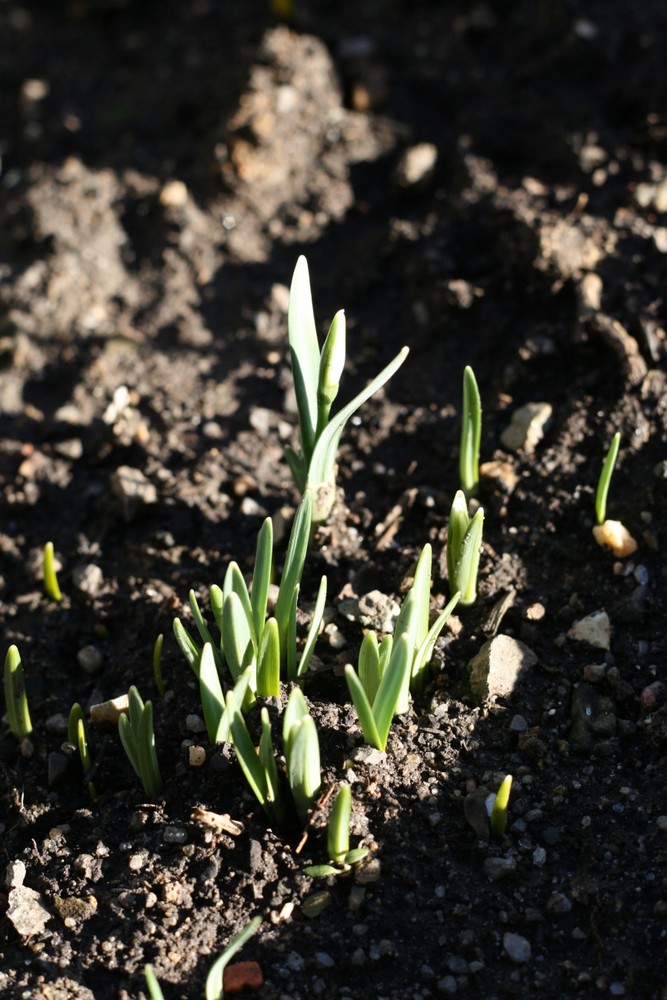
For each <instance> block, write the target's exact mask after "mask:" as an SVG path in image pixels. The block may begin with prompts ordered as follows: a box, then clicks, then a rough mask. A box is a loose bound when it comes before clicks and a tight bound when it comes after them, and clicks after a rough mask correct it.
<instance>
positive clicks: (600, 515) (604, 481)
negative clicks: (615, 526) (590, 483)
mask: <svg viewBox="0 0 667 1000" xmlns="http://www.w3.org/2000/svg"><path fill="white" fill-rule="evenodd" d="M620 443H621V435H620V433H619V432H618V431H617V432H616V434H614V436H613V438H612V439H611V444H610V446H609V451H608V452H607V457H606V458H605V460H604V464H603V466H602V471H601V472H600V478H599V479H598V486H597V490H596V491H595V516H596V517H597V521H598V524H604V522H605V520H606V518H607V496H608V494H609V484H610V482H611V477H612V473H613V471H614V466H615V465H616V459H617V457H618V449H619V446H620Z"/></svg>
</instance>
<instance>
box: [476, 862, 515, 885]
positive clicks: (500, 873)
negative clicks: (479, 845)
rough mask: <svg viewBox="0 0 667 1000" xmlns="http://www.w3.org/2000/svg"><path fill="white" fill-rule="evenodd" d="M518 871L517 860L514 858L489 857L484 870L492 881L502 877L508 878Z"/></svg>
mask: <svg viewBox="0 0 667 1000" xmlns="http://www.w3.org/2000/svg"><path fill="white" fill-rule="evenodd" d="M515 871H516V861H515V860H514V858H487V859H486V861H485V862H484V872H485V874H486V876H487V878H490V879H491V881H492V882H497V881H499V879H501V878H506V877H507V876H508V875H512V874H513V873H514V872H515Z"/></svg>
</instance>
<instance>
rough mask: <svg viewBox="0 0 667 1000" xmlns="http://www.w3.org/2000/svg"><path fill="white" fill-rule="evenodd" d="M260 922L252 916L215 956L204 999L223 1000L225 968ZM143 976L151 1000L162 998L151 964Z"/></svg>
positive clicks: (258, 918)
mask: <svg viewBox="0 0 667 1000" xmlns="http://www.w3.org/2000/svg"><path fill="white" fill-rule="evenodd" d="M261 923H262V918H261V917H253V919H252V920H251V921H250V923H248V924H246V926H245V927H244V928H243V930H242V931H240V932H239V933H238V934H237V935H236V936H235V937H233V938H232V940H231V941H230V942H229V944H228V945H227V947H226V948H225V950H224V951H223V953H222V955H220V956H219V957H218V958H216V960H215V962H214V963H213V965H212V966H211V968H210V969H209V973H208V976H207V977H206V987H205V994H204V997H205V1000H224V996H225V991H224V976H225V968H226V966H227V965H228V964H229V962H230V961H231V959H232V958H233V957H234V955H236V953H237V952H238V951H240V950H241V948H242V947H243V946H244V944H245V943H246V941H248V939H249V938H251V937H252V935H253V934H255V933H256V931H257V930H258V929H259V927H260V925H261ZM144 976H145V977H146V988H147V989H148V995H149V996H150V998H151V1000H164V993H163V992H162V989H161V987H160V984H159V982H158V980H157V976H156V975H155V971H154V969H153V966H152V965H145V966H144Z"/></svg>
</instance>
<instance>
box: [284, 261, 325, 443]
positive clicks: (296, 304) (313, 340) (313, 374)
mask: <svg viewBox="0 0 667 1000" xmlns="http://www.w3.org/2000/svg"><path fill="white" fill-rule="evenodd" d="M287 327H288V337H289V346H290V355H291V360H292V374H293V377H294V392H295V395H296V404H297V409H298V411H299V428H300V433H301V448H302V451H303V454H304V456H305V458H306V461H308V459H309V457H310V455H311V454H312V451H313V447H314V444H315V430H316V427H317V383H318V376H319V367H320V345H319V343H318V339H317V329H316V327H315V314H314V312H313V299H312V295H311V291H310V276H309V274H308V264H307V262H306V258H305V257H299V259H298V261H297V264H296V267H295V268H294V276H293V277H292V285H291V288H290V295H289V306H288V313H287Z"/></svg>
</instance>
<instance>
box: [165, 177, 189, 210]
mask: <svg viewBox="0 0 667 1000" xmlns="http://www.w3.org/2000/svg"><path fill="white" fill-rule="evenodd" d="M187 203H188V189H187V187H186V186H185V184H184V183H183V181H167V183H166V184H165V185H164V187H163V188H162V190H161V191H160V204H161V205H162V206H164V208H183V207H184V206H185V205H187Z"/></svg>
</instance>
